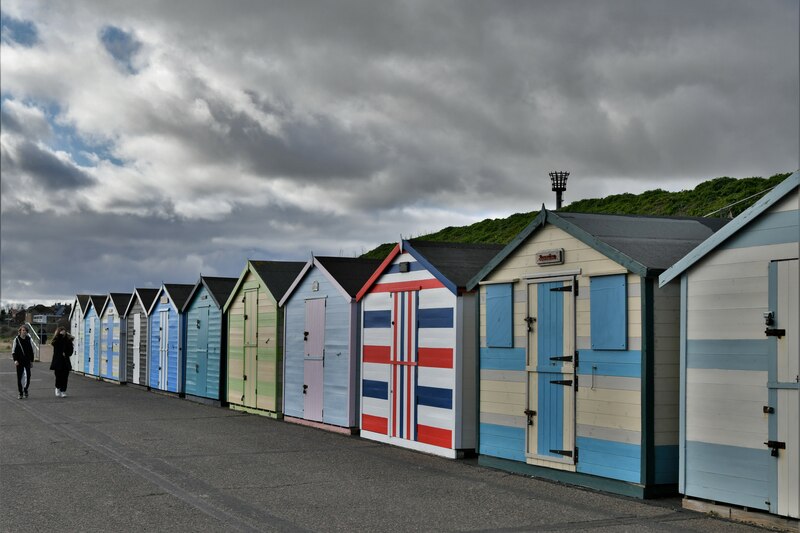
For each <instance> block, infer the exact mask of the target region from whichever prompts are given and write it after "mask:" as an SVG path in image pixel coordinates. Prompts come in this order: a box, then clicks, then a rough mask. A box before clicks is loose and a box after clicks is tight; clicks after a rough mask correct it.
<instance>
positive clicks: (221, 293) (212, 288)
mask: <svg viewBox="0 0 800 533" xmlns="http://www.w3.org/2000/svg"><path fill="white" fill-rule="evenodd" d="M202 280H203V283H205V285H206V287H208V290H209V292H211V295H212V296H213V297H214V300H216V302H217V303H218V304H219V306H220V307H222V306H223V305H225V302H226V301H227V300H228V297H229V296H230V295H231V292H232V291H233V289H234V287H236V282H237V281H239V278H220V277H213V276H202ZM186 303H188V302H186Z"/></svg>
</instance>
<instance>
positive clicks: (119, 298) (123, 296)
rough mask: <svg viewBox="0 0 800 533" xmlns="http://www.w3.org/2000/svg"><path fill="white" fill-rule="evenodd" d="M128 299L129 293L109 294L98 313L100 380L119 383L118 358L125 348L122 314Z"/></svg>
mask: <svg viewBox="0 0 800 533" xmlns="http://www.w3.org/2000/svg"><path fill="white" fill-rule="evenodd" d="M130 299H131V295H130V293H122V292H110V293H108V297H107V298H106V301H105V303H104V304H103V307H102V309H101V310H100V312H99V313H98V315H99V320H100V374H99V376H100V377H101V378H104V379H109V380H113V381H120V359H121V357H120V356H121V350H122V346H125V326H126V323H125V315H124V313H125V308H126V307H127V305H128V302H129V301H130Z"/></svg>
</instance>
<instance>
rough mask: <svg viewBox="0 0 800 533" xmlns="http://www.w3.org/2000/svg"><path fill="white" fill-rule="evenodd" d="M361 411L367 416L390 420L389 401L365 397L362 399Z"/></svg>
mask: <svg viewBox="0 0 800 533" xmlns="http://www.w3.org/2000/svg"><path fill="white" fill-rule="evenodd" d="M361 409H362V413H363V414H365V415H372V416H380V417H383V418H389V400H379V399H378V398H367V397H364V398H362V399H361Z"/></svg>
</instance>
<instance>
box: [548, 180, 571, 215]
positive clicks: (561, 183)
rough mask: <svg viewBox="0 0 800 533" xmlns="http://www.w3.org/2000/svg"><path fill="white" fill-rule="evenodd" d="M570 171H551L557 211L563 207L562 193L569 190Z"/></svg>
mask: <svg viewBox="0 0 800 533" xmlns="http://www.w3.org/2000/svg"><path fill="white" fill-rule="evenodd" d="M568 177H569V172H564V171H560V170H557V171H555V172H551V173H550V181H552V182H553V190H554V191H555V192H556V211H558V210H559V209H561V194H562V193H563V192H564V191H566V190H567V178H568Z"/></svg>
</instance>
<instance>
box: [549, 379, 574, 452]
mask: <svg viewBox="0 0 800 533" xmlns="http://www.w3.org/2000/svg"><path fill="white" fill-rule="evenodd" d="M550 383H553V384H555V385H572V380H571V379H556V380H552V381H550ZM570 453H572V452H570Z"/></svg>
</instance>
